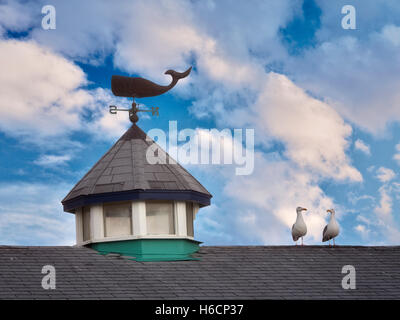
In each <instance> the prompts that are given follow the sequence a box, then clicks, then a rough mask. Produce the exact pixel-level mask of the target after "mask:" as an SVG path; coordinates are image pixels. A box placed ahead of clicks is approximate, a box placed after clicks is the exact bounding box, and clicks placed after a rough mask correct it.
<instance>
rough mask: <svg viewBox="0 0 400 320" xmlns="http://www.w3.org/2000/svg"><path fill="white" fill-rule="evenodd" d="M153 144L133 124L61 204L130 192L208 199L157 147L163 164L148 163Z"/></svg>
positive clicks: (183, 171)
mask: <svg viewBox="0 0 400 320" xmlns="http://www.w3.org/2000/svg"><path fill="white" fill-rule="evenodd" d="M153 143H155V142H154V141H153V140H151V139H150V138H149V137H147V135H146V133H144V132H143V131H142V130H141V129H140V128H139V127H138V126H137V125H136V124H133V125H132V126H131V128H130V129H129V130H128V131H127V132H126V133H125V134H124V135H123V136H122V137H121V138H120V139H119V140H118V141H117V142H116V143H115V144H114V145H113V146H112V147H111V149H110V150H109V151H108V152H107V153H106V154H104V156H103V157H102V158H101V159H100V160H99V161H98V162H97V163H96V164H95V165H94V166H93V167H92V168H91V169H90V170H89V172H88V173H87V174H86V175H85V176H84V177H83V178H82V179H81V180H80V181H79V182H78V183H77V184H76V185H75V186H74V187H73V189H72V190H71V191H70V192H69V193H68V195H67V196H66V197H65V198H64V199H63V201H62V202H63V204H64V203H66V202H68V201H71V200H73V199H75V198H78V197H80V196H87V195H96V194H105V193H117V192H124V191H129V190H145V191H146V190H157V191H171V190H174V191H178V192H182V191H194V192H197V193H199V194H203V195H205V196H206V197H207V198H208V199H209V198H211V194H210V193H209V192H208V191H207V190H206V189H205V188H204V187H203V186H202V185H201V184H200V183H199V182H198V181H197V180H196V179H195V178H194V177H193V176H192V175H191V174H190V173H189V172H187V171H186V170H185V169H184V168H183V167H182V166H181V165H179V164H177V163H176V161H175V160H174V159H172V158H171V157H170V156H169V155H168V154H167V153H165V151H163V150H162V149H161V147H159V146H158V145H157V146H158V148H159V149H158V156H159V157H161V154H160V153H163V154H164V156H165V158H166V163H165V164H150V163H148V162H147V160H146V151H147V150H148V147H149V146H150V145H151V144H153Z"/></svg>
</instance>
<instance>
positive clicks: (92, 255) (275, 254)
mask: <svg viewBox="0 0 400 320" xmlns="http://www.w3.org/2000/svg"><path fill="white" fill-rule="evenodd" d="M196 256H197V257H198V258H200V260H199V261H174V262H137V261H132V260H128V259H126V258H122V257H117V256H101V255H99V254H97V252H96V251H94V250H92V249H89V248H84V247H9V246H2V247H1V246H0V299H14V298H19V299H21V298H27V299H114V298H117V299H158V298H161V299H400V247H350V246H344V247H341V246H339V247H334V248H329V247H326V246H304V247H300V246H298V247H295V246H290V247H289V246H273V247H271V246H252V247H245V246H235V247H207V246H204V247H201V249H200V251H199V252H198V253H197V254H196ZM44 265H53V266H54V267H55V268H56V289H55V290H44V289H42V287H41V280H42V277H43V276H44V275H42V274H41V269H42V267H43V266H44ZM344 265H353V266H354V267H355V269H356V287H357V288H356V289H355V290H344V289H342V286H341V282H342V279H343V277H344V276H345V274H342V273H341V271H342V267H343V266H344Z"/></svg>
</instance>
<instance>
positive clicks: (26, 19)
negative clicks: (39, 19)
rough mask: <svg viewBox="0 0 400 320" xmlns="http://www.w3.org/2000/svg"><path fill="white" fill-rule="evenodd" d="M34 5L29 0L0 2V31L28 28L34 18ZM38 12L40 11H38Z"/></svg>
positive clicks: (5, 0)
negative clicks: (23, 0) (27, 0)
mask: <svg viewBox="0 0 400 320" xmlns="http://www.w3.org/2000/svg"><path fill="white" fill-rule="evenodd" d="M33 8H34V5H33V4H32V3H30V2H25V3H20V2H18V1H13V0H4V1H2V3H1V4H0V31H1V30H3V31H5V30H6V29H7V30H11V31H23V30H25V29H27V28H29V27H30V26H31V25H32V24H33V22H34V18H33V15H34V14H32V13H33V12H35V11H34V10H33ZM38 13H40V12H38ZM0 37H1V32H0Z"/></svg>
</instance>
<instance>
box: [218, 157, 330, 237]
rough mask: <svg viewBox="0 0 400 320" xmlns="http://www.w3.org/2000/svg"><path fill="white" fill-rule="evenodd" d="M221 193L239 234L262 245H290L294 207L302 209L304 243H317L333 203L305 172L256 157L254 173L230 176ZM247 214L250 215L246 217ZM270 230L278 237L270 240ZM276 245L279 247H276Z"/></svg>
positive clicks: (286, 164) (275, 161)
mask: <svg viewBox="0 0 400 320" xmlns="http://www.w3.org/2000/svg"><path fill="white" fill-rule="evenodd" d="M224 191H225V192H226V193H227V195H228V196H230V197H231V199H232V201H233V203H234V205H233V206H234V207H235V208H236V209H235V211H237V212H238V214H237V216H236V219H238V224H239V226H240V227H239V228H238V229H239V230H238V232H240V233H242V234H244V233H247V234H248V235H247V236H249V235H254V236H256V237H258V238H260V239H261V240H262V241H263V243H270V242H271V241H274V240H275V241H274V242H276V240H277V239H279V241H280V242H281V243H282V242H283V243H290V242H291V236H290V230H291V227H292V225H293V223H294V222H295V220H296V210H295V209H296V207H297V206H304V207H306V208H307V209H309V210H308V212H307V213H305V214H304V219H305V221H306V224H307V229H308V233H307V238H306V239H307V240H306V241H307V242H308V243H310V242H313V243H316V242H320V241H321V235H322V230H323V228H324V226H325V224H326V222H325V212H326V209H328V208H331V207H333V206H334V205H333V201H332V199H331V198H329V197H328V196H326V195H325V194H324V192H323V191H322V190H321V188H320V187H319V186H318V185H317V184H316V183H315V182H314V181H313V178H312V175H311V174H309V173H308V172H306V171H303V170H299V169H296V168H293V166H292V165H291V163H290V162H288V161H284V160H282V159H280V158H279V157H271V156H265V155H262V154H259V153H257V154H256V164H255V172H254V173H253V175H251V176H231V177H230V178H228V181H227V182H226V186H225V188H224ZM246 211H247V212H251V215H249V216H247V215H246ZM273 230H280V232H279V234H278V235H277V234H274V232H273V234H274V236H273V237H271V236H270V232H272V231H273ZM279 241H278V243H279Z"/></svg>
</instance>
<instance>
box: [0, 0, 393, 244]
mask: <svg viewBox="0 0 400 320" xmlns="http://www.w3.org/2000/svg"><path fill="white" fill-rule="evenodd" d="M45 5H52V6H54V8H55V9H56V28H55V29H47V30H46V29H43V27H42V19H43V17H44V16H45V14H42V8H43V6H45ZM345 5H352V6H353V7H354V8H355V17H356V29H344V28H343V27H342V19H343V18H344V17H345V15H346V14H343V13H342V7H343V6H345ZM188 66H193V70H192V72H191V74H190V76H189V77H188V78H186V79H184V80H182V81H180V82H179V83H178V85H177V86H176V87H175V88H174V89H173V90H171V91H170V92H168V93H167V94H165V95H163V96H159V97H153V98H145V99H138V101H137V102H139V103H141V104H143V105H144V106H146V107H151V106H156V107H159V112H160V116H159V117H151V116H141V119H140V120H139V123H138V124H139V126H140V127H141V128H142V129H143V130H144V131H146V132H148V131H149V130H151V129H154V128H159V129H162V130H165V131H166V132H167V131H168V128H169V121H172V120H173V121H177V125H178V130H180V129H184V128H190V129H194V130H195V132H196V134H198V135H200V134H201V132H203V131H204V130H207V129H213V128H214V129H217V130H222V129H226V128H227V129H229V130H232V131H233V130H234V129H243V130H245V129H253V130H254V142H255V148H254V170H253V172H252V173H251V174H248V175H237V174H236V173H235V165H234V164H232V165H229V164H226V165H211V164H209V165H207V164H197V165H195V164H188V165H187V166H185V167H186V168H187V169H188V170H189V171H190V172H191V173H192V174H193V175H194V176H195V177H196V178H197V179H198V180H199V181H200V182H201V183H202V184H203V185H204V186H205V187H206V188H207V189H208V190H209V191H210V193H211V194H212V195H213V198H212V201H211V205H210V206H208V207H205V208H202V209H201V210H200V211H199V213H198V215H197V217H196V220H195V237H196V239H197V240H199V241H202V242H203V243H204V244H206V245H256V244H257V245H286V244H292V243H293V241H292V239H291V234H290V231H291V226H292V224H293V223H294V221H295V219H296V211H295V208H296V207H297V206H303V207H306V208H308V212H307V213H306V214H305V217H304V219H305V221H306V224H307V226H308V233H307V235H306V237H305V238H304V242H305V244H321V238H322V230H323V228H324V226H325V225H326V223H327V221H328V218H329V216H328V214H327V212H326V210H327V209H330V208H335V210H336V213H337V214H336V216H337V219H338V222H339V224H340V228H341V233H340V235H339V236H338V238H337V239H336V243H337V244H342V245H398V244H399V242H400V206H399V199H400V177H399V170H398V169H399V166H400V123H399V122H400V108H399V102H400V90H399V87H400V3H398V1H396V0H362V1H361V0H346V1H342V0H338V1H323V0H304V1H303V0H280V1H273V0H269V1H267V0H260V1H257V0H251V1H229V0H218V1H216V0H215V1H214V0H201V1H200V0H192V1H189V0H187V1H181V0H158V1H152V0H146V1H144V0H143V1H142V0H134V1H118V0H117V1H94V0H88V1H84V2H82V1H76V0H72V1H51V0H45V1H40V0H37V1H18V0H12V1H9V0H0V70H1V72H0V97H1V99H0V168H1V170H0V245H6V244H7V245H72V244H74V243H75V224H74V216H73V215H72V214H70V213H64V212H63V210H62V205H61V200H62V199H63V198H64V196H65V195H66V194H67V193H68V192H69V190H70V189H71V188H72V187H73V186H74V185H75V183H76V182H77V181H78V180H79V179H80V178H81V177H82V176H83V175H84V174H85V173H86V172H87V171H88V170H89V169H90V168H91V167H92V166H93V165H94V163H95V162H96V161H97V160H98V159H99V158H100V157H101V156H102V155H103V154H104V153H105V152H106V151H107V150H108V149H109V148H110V147H111V146H112V145H113V143H115V141H116V140H117V139H118V137H119V136H121V135H122V134H123V133H124V131H125V130H127V128H129V126H130V122H129V119H128V116H127V115H126V114H124V113H122V112H121V113H118V114H117V115H111V114H109V113H108V106H109V105H111V104H116V105H118V106H120V107H129V106H130V102H129V99H125V98H117V97H115V96H113V94H112V93H111V90H110V85H111V81H110V79H111V75H113V74H119V75H126V76H142V77H145V78H148V79H151V80H153V81H155V82H157V83H160V84H168V83H169V81H170V78H169V76H168V75H164V72H165V71H166V70H168V69H174V70H177V71H184V70H186V69H187V68H188Z"/></svg>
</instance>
